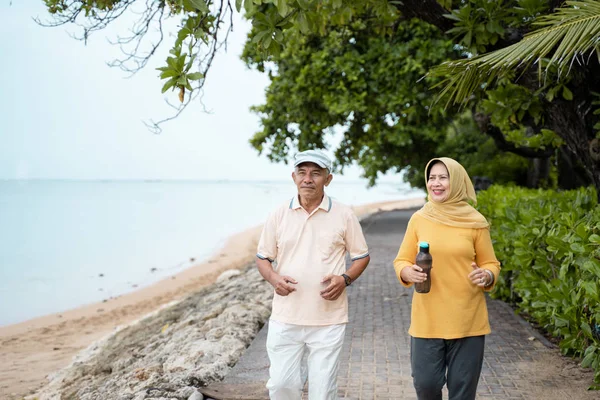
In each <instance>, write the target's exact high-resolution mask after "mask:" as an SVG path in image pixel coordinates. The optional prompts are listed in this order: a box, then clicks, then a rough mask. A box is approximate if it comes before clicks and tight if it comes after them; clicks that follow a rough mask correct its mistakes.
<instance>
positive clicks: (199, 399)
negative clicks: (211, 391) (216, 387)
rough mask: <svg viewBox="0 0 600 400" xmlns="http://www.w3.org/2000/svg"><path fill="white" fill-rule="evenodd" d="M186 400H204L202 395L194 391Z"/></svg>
mask: <svg viewBox="0 0 600 400" xmlns="http://www.w3.org/2000/svg"><path fill="white" fill-rule="evenodd" d="M188 400H204V396H203V395H202V393H200V392H199V391H197V390H196V391H194V393H192V395H191V396H190V397H188Z"/></svg>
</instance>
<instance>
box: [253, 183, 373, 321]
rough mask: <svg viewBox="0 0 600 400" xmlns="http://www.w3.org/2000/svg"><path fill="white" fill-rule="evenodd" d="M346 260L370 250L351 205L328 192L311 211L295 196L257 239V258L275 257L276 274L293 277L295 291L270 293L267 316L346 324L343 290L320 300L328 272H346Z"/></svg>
mask: <svg viewBox="0 0 600 400" xmlns="http://www.w3.org/2000/svg"><path fill="white" fill-rule="evenodd" d="M346 252H349V253H350V257H351V259H352V260H353V261H354V260H357V259H360V258H364V257H367V256H368V255H369V250H368V247H367V243H366V241H365V237H364V235H363V232H362V228H361V226H360V223H359V222H358V218H357V217H356V215H355V214H354V212H353V211H352V209H351V208H350V207H348V206H346V205H343V204H341V203H338V202H337V201H335V200H333V199H331V198H330V197H328V196H327V195H324V196H323V200H322V201H321V204H320V205H319V207H317V208H316V209H315V210H314V211H313V212H312V213H311V214H309V213H308V212H306V210H305V209H304V208H302V206H301V205H300V202H299V201H298V196H294V198H292V199H291V201H288V202H286V203H285V204H283V205H282V206H280V207H279V208H278V209H276V210H275V211H274V212H273V213H272V214H271V215H270V216H269V218H268V219H267V222H266V223H265V226H264V228H263V231H262V234H261V237H260V241H259V243H258V252H257V255H256V256H257V257H259V258H262V259H266V260H269V261H271V262H274V261H275V260H276V261H277V262H276V264H274V265H273V268H274V269H275V271H277V273H279V274H280V275H287V276H290V277H292V278H294V279H295V280H296V281H297V282H298V283H297V284H295V285H294V287H295V288H296V291H294V292H292V293H290V294H289V295H287V296H280V295H278V294H277V293H275V295H274V297H273V310H272V314H271V319H273V320H275V321H279V322H284V323H287V324H294V325H312V326H319V325H333V324H342V323H346V322H348V297H347V294H346V291H344V292H343V293H342V294H341V295H340V297H338V298H337V299H336V300H334V301H330V300H325V299H323V298H322V297H321V295H320V292H321V290H323V289H324V288H325V287H326V286H327V284H325V283H321V280H322V279H323V277H324V276H326V275H328V274H335V275H341V274H343V273H344V271H345V270H346Z"/></svg>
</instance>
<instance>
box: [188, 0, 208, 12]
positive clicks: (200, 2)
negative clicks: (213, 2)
mask: <svg viewBox="0 0 600 400" xmlns="http://www.w3.org/2000/svg"><path fill="white" fill-rule="evenodd" d="M188 1H189V2H190V3H192V5H193V6H194V7H195V8H196V10H198V11H200V12H201V13H202V14H208V13H209V12H210V10H209V9H208V5H207V4H206V3H205V2H204V0H188Z"/></svg>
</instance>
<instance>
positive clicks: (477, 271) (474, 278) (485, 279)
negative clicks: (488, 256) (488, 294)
mask: <svg viewBox="0 0 600 400" xmlns="http://www.w3.org/2000/svg"><path fill="white" fill-rule="evenodd" d="M471 267H473V271H471V273H470V274H469V279H470V280H471V282H472V283H473V284H474V285H477V286H479V287H481V288H484V287H486V286H488V285H489V284H490V276H489V275H488V273H487V272H485V270H484V269H482V268H479V267H478V266H477V264H475V263H474V262H473V263H471Z"/></svg>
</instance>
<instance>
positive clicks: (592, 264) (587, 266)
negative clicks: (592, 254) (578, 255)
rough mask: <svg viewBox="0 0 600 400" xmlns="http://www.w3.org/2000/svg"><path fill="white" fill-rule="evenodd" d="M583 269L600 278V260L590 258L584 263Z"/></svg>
mask: <svg viewBox="0 0 600 400" xmlns="http://www.w3.org/2000/svg"><path fill="white" fill-rule="evenodd" d="M582 267H583V269H584V270H586V271H590V272H591V273H593V274H594V275H596V276H597V277H598V278H600V261H597V260H593V259H592V260H588V261H586V262H584V263H583V266H582Z"/></svg>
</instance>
